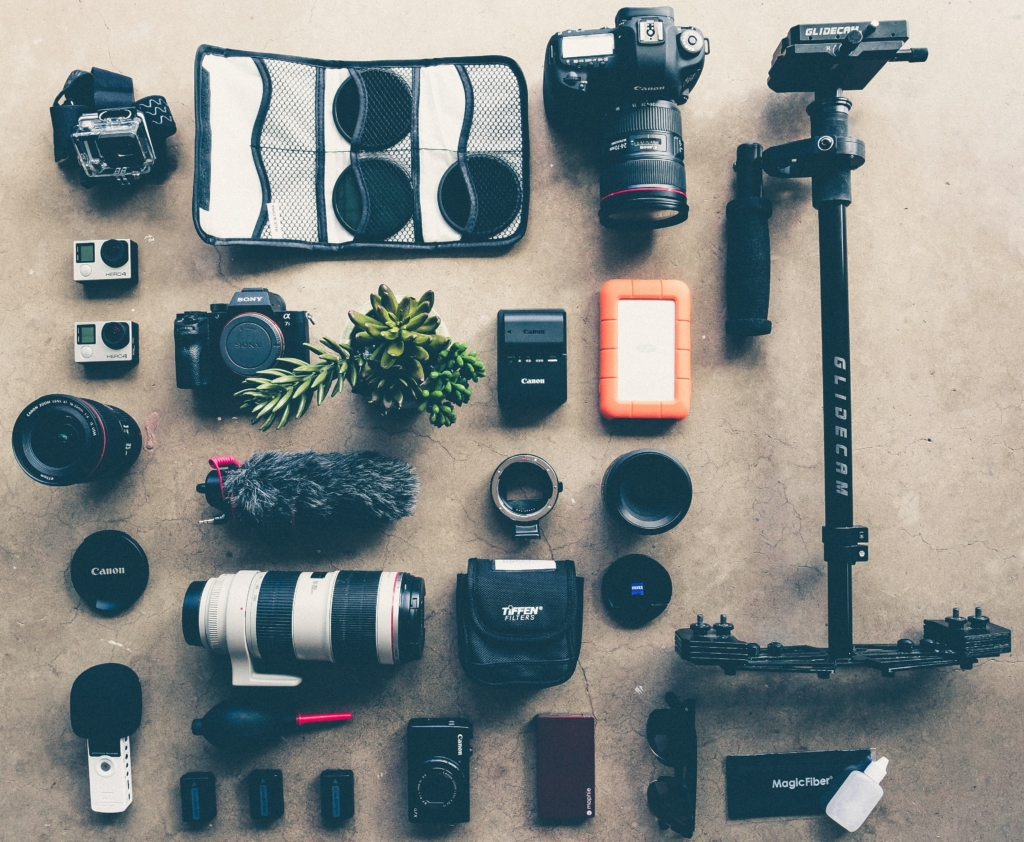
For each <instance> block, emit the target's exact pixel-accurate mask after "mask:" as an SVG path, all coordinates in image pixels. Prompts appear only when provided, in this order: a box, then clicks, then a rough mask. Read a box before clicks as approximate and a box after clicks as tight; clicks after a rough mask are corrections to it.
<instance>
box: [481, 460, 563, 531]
mask: <svg viewBox="0 0 1024 842" xmlns="http://www.w3.org/2000/svg"><path fill="white" fill-rule="evenodd" d="M561 490H562V483H560V482H559V481H558V476H557V475H556V474H555V469H554V468H552V467H551V465H549V464H548V463H547V462H546V461H545V460H544V459H541V458H540V457H539V456H533V455H532V454H529V453H520V454H517V455H516V456H510V457H509V458H508V459H506V460H505V461H504V462H502V463H501V464H500V465H498V467H497V468H496V469H495V471H494V475H493V476H492V477H491V500H492V501H493V502H494V507H495V508H496V509H497V510H498V513H499V514H501V515H502V517H505V518H508V519H509V520H510V521H512V523H513V525H514V526H515V533H514V534H515V537H516V538H539V537H540V526H539V523H540V520H541V518H543V517H544V516H545V515H546V514H547V513H548V512H550V511H551V510H552V509H553V508H554V507H555V503H556V502H558V493H559V492H560V491H561Z"/></svg>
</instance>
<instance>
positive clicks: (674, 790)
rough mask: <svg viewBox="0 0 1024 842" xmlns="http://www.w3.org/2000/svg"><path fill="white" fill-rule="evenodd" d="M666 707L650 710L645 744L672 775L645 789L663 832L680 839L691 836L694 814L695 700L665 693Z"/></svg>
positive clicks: (695, 797)
mask: <svg viewBox="0 0 1024 842" xmlns="http://www.w3.org/2000/svg"><path fill="white" fill-rule="evenodd" d="M665 701H666V702H667V703H668V708H659V709H658V710H655V711H652V712H651V715H650V716H649V717H648V718H647V744H648V745H649V746H650V747H651V751H653V752H654V756H655V757H657V758H658V760H660V761H661V762H662V763H664V764H665V765H666V766H671V767H672V769H673V770H674V771H675V775H662V776H661V777H659V778H658V779H657V780H656V781H652V782H651V784H650V786H648V787H647V806H648V807H649V808H650V810H651V812H652V813H654V815H655V816H656V817H657V819H658V825H659V826H660V827H661V829H662V830H664V829H665V828H672V830H674V831H675V832H676V833H678V834H679V835H680V836H685V837H686V838H687V839H689V838H690V837H691V836H693V828H694V821H695V817H696V812H697V727H696V721H695V717H694V708H695V700H694V699H687V700H686V701H685V702H682V701H680V700H679V698H678V697H677V696H676V694H675V693H666V694H665Z"/></svg>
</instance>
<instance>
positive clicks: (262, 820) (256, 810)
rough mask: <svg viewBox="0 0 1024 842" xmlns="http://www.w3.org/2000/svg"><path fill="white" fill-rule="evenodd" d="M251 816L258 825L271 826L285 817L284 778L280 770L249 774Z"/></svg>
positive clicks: (263, 770)
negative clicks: (273, 822)
mask: <svg viewBox="0 0 1024 842" xmlns="http://www.w3.org/2000/svg"><path fill="white" fill-rule="evenodd" d="M248 782H249V815H250V816H251V817H252V820H253V821H254V822H255V823H256V824H270V823H271V822H272V821H275V820H277V819H279V818H281V816H283V815H284V776H283V775H282V774H281V770H280V769H253V770H252V771H251V772H250V773H249V778H248Z"/></svg>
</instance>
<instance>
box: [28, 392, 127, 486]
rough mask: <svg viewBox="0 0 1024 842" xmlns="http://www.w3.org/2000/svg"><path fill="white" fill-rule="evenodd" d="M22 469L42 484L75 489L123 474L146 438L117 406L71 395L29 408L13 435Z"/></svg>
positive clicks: (48, 398) (41, 401) (46, 398)
mask: <svg viewBox="0 0 1024 842" xmlns="http://www.w3.org/2000/svg"><path fill="white" fill-rule="evenodd" d="M11 443H12V445H13V446H14V456H15V458H16V459H17V460H18V464H19V465H21V469H22V470H23V471H24V472H25V473H26V474H28V475H29V476H30V477H32V479H34V480H35V481H36V482H41V483H43V484H44V485H75V484H77V483H80V482H92V481H93V480H98V479H106V478H109V477H116V476H120V475H121V474H123V473H125V471H127V470H128V469H129V468H130V467H131V466H132V465H134V464H135V460H136V459H138V458H139V450H140V449H141V448H142V433H141V431H140V430H139V425H138V424H136V423H135V420H134V419H133V418H132V417H131V416H130V415H128V413H126V412H123V411H122V410H120V409H118V408H117V407H115V406H106V405H105V404H102V403H99V402H97V401H87V400H82V399H81V398H74V397H72V396H71V395H46V396H44V397H41V398H39V399H37V400H35V401H33V402H32V403H30V404H29V405H28V406H27V407H25V409H24V410H22V413H21V415H19V416H18V420H17V421H15V422H14V431H13V434H12V436H11Z"/></svg>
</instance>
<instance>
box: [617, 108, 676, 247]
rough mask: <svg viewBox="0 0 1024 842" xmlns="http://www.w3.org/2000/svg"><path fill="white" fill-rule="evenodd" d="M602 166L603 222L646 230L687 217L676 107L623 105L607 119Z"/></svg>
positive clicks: (666, 225)
mask: <svg viewBox="0 0 1024 842" xmlns="http://www.w3.org/2000/svg"><path fill="white" fill-rule="evenodd" d="M603 155H604V160H603V161H602V164H601V213H600V217H601V224H602V225H604V226H606V227H607V228H620V229H625V230H632V231H637V230H648V229H652V228H666V227H668V226H669V225H678V224H679V223H680V222H683V221H684V220H685V219H686V217H687V215H688V214H689V212H690V211H689V206H688V205H687V202H686V168H685V167H684V166H683V121H682V118H681V117H680V116H679V109H678V108H677V107H676V105H675V103H672V102H665V101H658V102H643V103H632V104H629V105H624V106H621V107H620V108H618V109H617V110H616V111H614V112H613V113H612V114H610V115H609V116H608V118H607V123H606V133H605V144H604V151H603Z"/></svg>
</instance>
